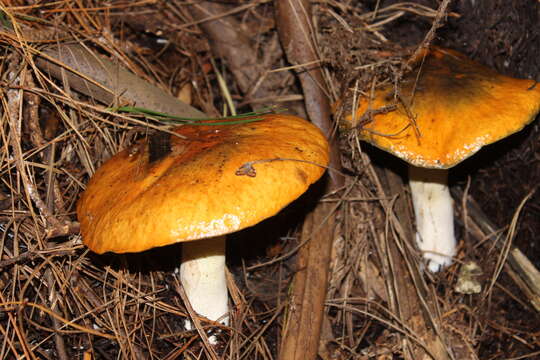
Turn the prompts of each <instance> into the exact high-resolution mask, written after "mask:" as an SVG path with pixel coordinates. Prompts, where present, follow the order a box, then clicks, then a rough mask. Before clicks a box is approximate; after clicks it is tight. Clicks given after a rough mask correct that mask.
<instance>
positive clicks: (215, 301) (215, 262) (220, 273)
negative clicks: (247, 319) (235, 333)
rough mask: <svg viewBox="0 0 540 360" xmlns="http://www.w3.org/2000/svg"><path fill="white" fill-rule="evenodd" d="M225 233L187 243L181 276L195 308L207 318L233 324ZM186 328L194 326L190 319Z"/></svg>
mask: <svg viewBox="0 0 540 360" xmlns="http://www.w3.org/2000/svg"><path fill="white" fill-rule="evenodd" d="M225 238H226V237H225V236H216V237H213V238H208V239H205V240H203V241H191V242H186V243H184V244H183V247H182V264H181V265H180V280H181V282H182V286H183V287H184V291H185V292H186V295H187V297H188V299H189V302H190V304H191V307H192V308H193V310H194V311H195V312H196V313H197V314H199V315H202V316H204V317H206V318H207V319H210V320H213V321H218V320H219V321H220V322H221V323H222V324H224V325H228V324H229V315H228V313H229V305H228V293H227V281H226V279H225ZM186 328H187V329H188V330H190V329H191V328H192V325H191V323H186Z"/></svg>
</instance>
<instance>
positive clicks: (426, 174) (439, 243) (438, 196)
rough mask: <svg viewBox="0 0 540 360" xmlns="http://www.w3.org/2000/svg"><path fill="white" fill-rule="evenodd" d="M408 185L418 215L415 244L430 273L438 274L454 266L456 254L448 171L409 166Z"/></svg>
mask: <svg viewBox="0 0 540 360" xmlns="http://www.w3.org/2000/svg"><path fill="white" fill-rule="evenodd" d="M409 185H410V187H411V194H412V201H413V206H414V213H415V215H416V231H417V233H416V242H417V244H418V247H419V248H420V250H421V251H422V253H423V256H424V259H426V261H427V266H428V269H429V270H430V271H432V272H437V271H439V270H441V269H442V268H444V267H445V266H448V265H450V264H452V257H453V256H454V255H455V254H456V237H455V235H454V211H453V200H452V197H451V196H450V191H449V189H448V170H443V169H425V168H419V167H415V166H409Z"/></svg>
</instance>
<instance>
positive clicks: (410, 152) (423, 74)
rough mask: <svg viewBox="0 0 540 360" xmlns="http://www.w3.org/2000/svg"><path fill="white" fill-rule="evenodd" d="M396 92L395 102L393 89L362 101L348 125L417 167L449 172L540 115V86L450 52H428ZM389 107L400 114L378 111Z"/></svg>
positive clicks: (437, 50) (374, 143)
mask: <svg viewBox="0 0 540 360" xmlns="http://www.w3.org/2000/svg"><path fill="white" fill-rule="evenodd" d="M399 86H400V88H399V90H400V91H399V94H400V96H399V97H398V98H397V99H396V97H395V96H394V94H395V89H394V86H386V87H383V88H381V89H380V90H377V91H375V93H374V96H373V98H372V99H368V98H365V97H363V98H361V99H360V100H359V106H358V108H357V111H356V113H355V116H354V117H353V116H352V115H349V116H346V117H345V119H344V122H345V126H346V127H349V128H352V127H357V129H358V134H359V135H360V137H361V138H362V139H363V140H366V141H368V142H370V143H372V144H373V145H375V146H377V147H379V148H381V149H383V150H385V151H388V152H390V153H392V154H394V155H396V156H398V157H399V158H401V159H403V160H405V161H407V162H408V163H410V164H412V165H415V166H419V167H428V168H443V169H444V168H450V167H452V166H454V165H456V164H458V163H459V162H461V161H463V160H464V159H466V158H468V157H469V156H471V155H473V154H474V153H476V152H477V151H478V150H479V149H480V148H481V147H482V146H484V145H487V144H490V143H493V142H495V141H497V140H500V139H502V138H504V137H506V136H508V135H510V134H513V133H515V132H517V131H520V130H521V129H522V128H523V127H524V126H525V125H527V124H528V123H530V122H531V121H532V120H534V118H535V116H536V114H537V113H538V112H539V111H540V84H537V83H536V82H535V81H534V80H524V79H515V78H510V77H507V76H504V75H501V74H498V73H497V72H495V71H494V70H491V69H489V68H487V67H485V66H483V65H480V64H478V63H476V62H474V61H472V60H470V59H468V58H467V57H465V56H464V55H463V54H460V53H458V52H456V51H453V50H447V49H441V48H433V49H431V50H426V51H424V53H423V54H422V55H421V56H420V57H418V59H417V60H416V61H415V63H414V68H413V70H412V71H410V72H409V73H407V74H406V75H405V76H404V77H403V79H402V81H401V82H400V83H399ZM389 105H395V108H394V109H390V110H388V108H386V110H385V111H377V110H381V109H384V108H385V107H388V106H389ZM368 110H373V111H372V112H371V115H369V114H370V112H368Z"/></svg>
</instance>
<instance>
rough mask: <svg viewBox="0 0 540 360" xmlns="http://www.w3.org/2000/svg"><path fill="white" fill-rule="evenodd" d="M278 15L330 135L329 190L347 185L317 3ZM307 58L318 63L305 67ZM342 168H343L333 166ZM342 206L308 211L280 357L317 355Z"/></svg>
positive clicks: (293, 359)
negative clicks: (320, 48)
mask: <svg viewBox="0 0 540 360" xmlns="http://www.w3.org/2000/svg"><path fill="white" fill-rule="evenodd" d="M275 4H276V8H277V9H276V10H277V13H276V20H277V28H278V32H279V35H280V39H281V43H282V46H283V48H284V50H285V53H286V55H287V59H288V60H289V62H290V63H291V64H293V65H299V67H298V68H297V70H296V73H297V75H298V78H299V79H300V83H301V85H302V90H303V93H304V102H305V107H306V111H307V113H308V117H309V119H310V120H311V121H312V122H313V123H314V124H315V125H317V126H318V127H319V128H320V129H321V130H322V132H323V133H324V134H325V135H326V137H327V138H328V139H329V142H330V146H331V148H330V149H331V150H330V151H331V154H330V171H329V172H328V175H327V177H328V182H327V184H326V188H325V193H331V192H335V191H337V190H339V189H341V188H342V187H343V184H344V178H343V176H342V174H341V172H340V171H339V170H341V157H340V152H339V147H338V143H337V139H336V137H335V136H334V135H335V132H334V131H333V130H334V127H333V124H332V122H331V120H330V118H331V108H330V101H329V99H328V96H327V91H325V90H326V89H327V87H326V84H325V81H324V77H323V73H322V70H321V68H320V64H319V62H318V60H319V56H318V53H317V51H316V45H315V42H314V33H313V31H312V30H313V29H312V24H311V8H310V3H309V1H307V0H276V2H275ZM302 64H315V65H311V66H310V67H309V68H305V67H303V66H302ZM333 170H338V171H333ZM335 210H336V206H335V205H334V204H331V203H319V204H318V205H317V206H316V207H315V209H314V210H313V211H312V212H311V213H310V214H308V216H307V217H306V219H305V221H304V224H303V227H302V233H301V236H300V241H301V242H302V243H303V242H305V245H304V246H303V247H302V248H300V250H299V253H298V269H299V271H298V272H297V273H296V274H295V277H294V279H293V283H292V289H291V295H290V300H289V308H288V312H287V314H288V316H287V319H286V322H285V326H284V328H283V335H282V344H281V350H280V355H279V356H280V359H282V360H306V359H315V358H316V357H317V353H318V350H319V342H320V341H319V339H320V334H321V326H322V321H323V319H324V316H325V310H324V302H325V299H326V293H327V287H328V277H329V274H328V272H329V264H330V260H331V252H332V243H333V240H334V236H335V231H336V226H337V219H336V214H337V212H336V211H335Z"/></svg>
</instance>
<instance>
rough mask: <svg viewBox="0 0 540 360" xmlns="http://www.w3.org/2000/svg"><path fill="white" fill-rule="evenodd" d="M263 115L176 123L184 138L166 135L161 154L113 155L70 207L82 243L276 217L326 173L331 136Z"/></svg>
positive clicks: (198, 234) (162, 240) (123, 247)
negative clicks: (233, 120) (225, 122)
mask: <svg viewBox="0 0 540 360" xmlns="http://www.w3.org/2000/svg"><path fill="white" fill-rule="evenodd" d="M260 118H262V119H263V120H261V121H257V122H252V123H246V124H236V125H218V126H192V125H190V126H181V127H178V128H177V129H175V130H174V131H175V133H177V134H178V135H181V136H183V137H185V138H184V139H182V138H179V137H177V136H170V137H169V139H170V140H169V143H168V145H167V146H166V147H167V148H168V153H167V154H165V155H164V156H163V157H160V158H158V159H154V160H152V161H150V159H151V156H150V154H149V142H148V141H142V142H139V143H137V144H135V145H133V146H131V147H130V148H128V149H126V150H124V151H122V152H120V153H118V154H117V155H115V156H113V157H112V158H111V159H110V160H108V161H107V162H106V163H105V164H104V165H103V166H102V167H100V168H99V169H98V170H97V171H96V173H95V174H94V176H93V177H92V179H91V180H90V182H89V183H88V186H87V189H86V191H85V192H84V193H83V195H82V196H81V198H80V200H79V202H78V204H77V216H78V219H79V221H80V223H81V233H82V235H83V242H84V243H85V244H86V245H87V246H88V247H89V248H90V249H91V250H93V251H94V252H97V253H104V252H107V251H111V252H116V253H124V252H138V251H143V250H147V249H150V248H153V247H157V246H163V245H168V244H172V243H175V242H182V241H190V240H197V239H202V238H206V237H213V236H217V235H222V234H227V233H231V232H234V231H237V230H240V229H243V228H245V227H248V226H251V225H254V224H256V223H258V222H260V221H261V220H263V219H265V218H268V217H270V216H273V215H275V214H276V213H277V212H278V211H280V210H281V209H282V208H283V207H285V206H286V205H287V204H289V203H290V202H292V201H293V200H294V199H296V198H297V197H299V196H300V195H301V194H302V193H303V192H304V191H306V189H307V188H308V187H309V185H310V184H312V183H313V182H315V181H316V180H317V179H318V178H319V177H320V176H321V175H322V174H323V172H324V170H325V169H324V168H323V167H321V166H325V165H327V164H328V143H327V141H326V139H325V137H324V136H323V135H322V133H321V132H320V131H319V130H318V128H316V127H315V126H314V125H312V124H311V123H309V122H307V121H305V120H303V119H300V118H297V117H294V116H286V115H264V116H260ZM298 160H299V161H298ZM250 162H253V163H250ZM310 162H312V163H310ZM313 163H315V164H318V165H321V166H317V165H315V164H313Z"/></svg>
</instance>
